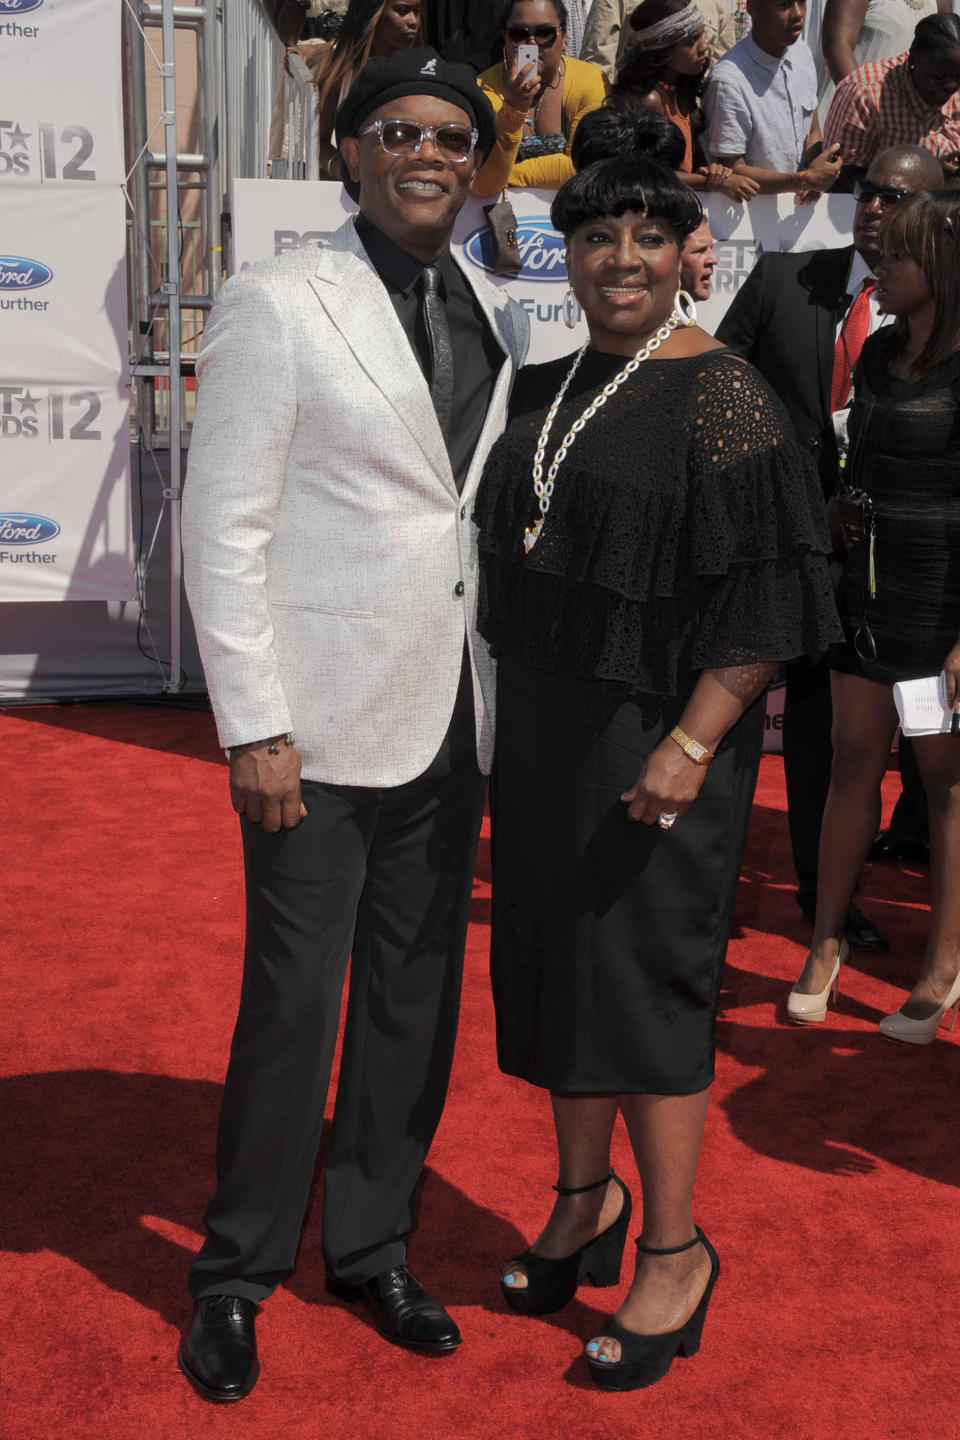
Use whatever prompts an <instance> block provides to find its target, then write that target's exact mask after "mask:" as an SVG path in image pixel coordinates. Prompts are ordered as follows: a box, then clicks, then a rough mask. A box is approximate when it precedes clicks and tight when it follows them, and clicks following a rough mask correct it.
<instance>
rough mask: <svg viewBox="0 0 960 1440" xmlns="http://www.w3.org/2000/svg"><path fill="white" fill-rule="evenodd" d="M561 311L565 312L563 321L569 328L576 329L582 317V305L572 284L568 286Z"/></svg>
mask: <svg viewBox="0 0 960 1440" xmlns="http://www.w3.org/2000/svg"><path fill="white" fill-rule="evenodd" d="M561 313H562V314H563V323H564V325H566V327H567V329H568V330H576V328H577V322H578V321H579V319H580V305H579V303H578V301H577V297H576V295H574V293H573V286H572V285H568V286H567V293H566V294H565V295H564V297H563V301H562V305H561Z"/></svg>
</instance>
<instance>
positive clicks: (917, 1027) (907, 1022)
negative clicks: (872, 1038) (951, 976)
mask: <svg viewBox="0 0 960 1440" xmlns="http://www.w3.org/2000/svg"><path fill="white" fill-rule="evenodd" d="M958 1006H960V974H958V975H957V978H956V980H954V982H953V984H952V985H951V986H950V989H949V990H948V991H947V998H946V1000H944V1002H943V1004H942V1005H941V1006H940V1008H939V1009H938V1010H934V1012H933V1014H932V1015H931V1016H929V1017H928V1018H927V1019H926V1020H911V1019H910V1016H909V1015H904V1013H903V1011H902V1010H895V1011H894V1012H893V1014H892V1015H884V1017H883V1019H882V1020H881V1021H880V1034H881V1035H885V1036H886V1037H887V1039H888V1040H904V1041H905V1042H906V1043H907V1044H908V1045H930V1044H931V1043H932V1042H933V1041H934V1040H935V1039H936V1035H937V1031H938V1030H939V1029H940V1025H941V1023H942V1021H943V1018H944V1016H945V1015H946V1013H947V1011H948V1010H950V1009H952V1010H953V1015H952V1016H951V1017H950V1029H951V1030H952V1029H953V1027H954V1025H955V1023H956V1019H957V1007H958Z"/></svg>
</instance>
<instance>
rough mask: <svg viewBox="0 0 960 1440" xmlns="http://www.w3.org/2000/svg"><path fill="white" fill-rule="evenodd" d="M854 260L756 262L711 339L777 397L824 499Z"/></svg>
mask: <svg viewBox="0 0 960 1440" xmlns="http://www.w3.org/2000/svg"><path fill="white" fill-rule="evenodd" d="M852 258H853V246H852V245H845V246H844V247H843V248H842V249H839V250H807V251H802V252H799V253H797V254H795V255H788V254H779V253H777V252H774V251H769V252H768V253H767V254H765V255H761V257H760V259H759V260H758V261H757V263H756V265H755V266H754V268H753V270H752V271H751V272H750V274H749V275H748V277H747V279H746V281H745V283H744V285H743V286H742V288H741V289H740V290H739V291H738V293H737V294H736V295H735V297H734V299H733V302H732V303H731V305H730V308H729V310H728V311H727V313H726V314H725V315H724V317H723V319H722V320H721V322H720V324H719V326H718V327H717V339H718V340H722V341H723V343H724V344H725V345H729V346H730V348H731V349H732V350H736V351H737V352H738V353H739V354H740V355H743V356H744V358H745V359H747V360H749V361H750V363H751V365H755V366H756V368H757V369H758V370H759V371H760V374H761V375H762V376H763V378H764V379H765V380H766V381H767V383H768V384H769V385H770V387H771V388H772V389H773V390H774V391H775V392H776V394H777V395H778V396H779V397H780V400H781V401H782V402H783V405H784V408H785V409H786V411H787V414H788V415H789V416H790V419H791V421H792V422H793V428H794V430H795V432H796V435H797V439H798V440H799V441H800V443H801V445H803V446H804V448H805V449H807V450H808V451H809V452H810V454H811V455H812V456H813V458H814V461H815V462H816V464H817V468H818V469H819V471H820V482H821V484H822V485H823V493H824V495H826V496H830V495H833V494H834V493H835V491H836V489H837V479H838V471H837V447H836V442H835V440H834V435H833V426H832V424H831V423H830V383H831V379H832V376H833V352H834V346H835V343H836V326H837V321H838V320H839V318H840V316H841V315H842V314H843V313H844V311H845V310H846V309H847V306H848V305H849V304H850V296H849V295H846V294H845V292H844V287H845V284H846V279H847V275H848V273H849V270H850V261H851V259H852Z"/></svg>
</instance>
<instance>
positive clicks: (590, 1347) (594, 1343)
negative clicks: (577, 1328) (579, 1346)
mask: <svg viewBox="0 0 960 1440" xmlns="http://www.w3.org/2000/svg"><path fill="white" fill-rule="evenodd" d="M587 1349H588V1350H589V1351H590V1352H591V1353H592V1352H593V1351H594V1350H599V1349H600V1344H599V1342H598V1341H597V1340H591V1341H590V1344H589V1345H588V1346H587Z"/></svg>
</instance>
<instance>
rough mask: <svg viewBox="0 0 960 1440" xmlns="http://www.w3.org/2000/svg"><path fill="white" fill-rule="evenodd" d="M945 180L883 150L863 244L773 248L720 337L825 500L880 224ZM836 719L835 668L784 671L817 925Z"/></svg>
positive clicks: (795, 795) (863, 945)
mask: <svg viewBox="0 0 960 1440" xmlns="http://www.w3.org/2000/svg"><path fill="white" fill-rule="evenodd" d="M942 183H943V171H942V169H941V167H940V163H939V161H938V160H937V159H936V158H935V157H934V156H933V155H931V154H930V153H929V151H927V150H924V149H922V148H921V147H920V146H917V145H903V146H897V147H894V148H891V149H888V150H885V151H883V153H882V154H880V155H878V156H877V157H876V159H875V160H874V161H873V163H872V164H871V166H870V168H869V169H868V171H867V173H866V176H865V177H864V179H863V180H862V181H861V182H860V184H859V186H858V191H857V195H858V198H857V204H856V208H855V213H854V218H853V237H852V238H853V244H852V245H845V246H842V247H840V248H838V249H830V250H814V251H808V252H802V251H801V252H797V253H796V254H777V253H775V252H773V251H768V252H767V253H766V254H764V255H762V256H761V257H760V259H759V260H758V262H757V264H756V266H755V268H754V269H753V271H752V272H751V273H750V275H749V276H748V277H747V280H746V282H745V283H744V285H743V288H742V289H741V290H740V292H739V293H738V294H737V295H736V296H735V298H734V300H733V302H732V304H731V306H730V308H729V310H728V311H727V313H726V315H725V316H724V317H723V320H722V321H721V322H720V325H719V327H718V329H717V338H718V339H719V340H722V341H723V342H724V344H726V345H730V346H731V347H732V348H733V349H734V350H737V351H738V352H739V353H740V354H741V355H743V356H745V358H746V359H748V360H749V361H750V362H751V363H752V364H753V365H755V366H756V367H757V369H758V370H759V371H760V373H761V375H763V376H764V378H765V379H766V380H767V381H768V382H769V384H770V385H771V387H772V388H773V389H774V390H775V391H776V393H777V394H778V395H779V396H780V399H781V400H782V402H783V405H784V408H785V409H786V411H787V413H788V414H789V416H790V419H791V421H792V422H793V426H794V429H795V431H796V433H797V438H798V439H799V441H800V442H801V444H802V445H804V446H805V448H806V449H808V450H809V452H810V454H811V455H812V456H813V458H814V459H815V461H816V462H817V465H818V468H819V471H820V480H821V483H822V485H823V493H824V498H825V500H827V499H829V497H830V496H832V495H834V494H836V491H837V486H838V483H839V460H838V452H837V443H836V438H835V432H834V427H833V421H832V415H833V412H834V411H835V410H841V409H843V408H845V407H846V406H847V405H848V404H849V394H850V381H851V376H852V372H853V367H854V365H855V363H856V360H857V357H858V355H859V351H860V347H861V346H862V344H863V341H864V340H865V339H866V336H867V335H868V334H870V333H872V331H873V330H875V329H877V328H879V326H880V325H882V324H885V323H886V319H887V317H885V316H884V315H883V314H882V313H881V312H880V308H879V306H878V304H877V302H876V299H875V297H874V295H873V271H874V266H875V265H876V263H877V261H878V260H879V259H880V247H879V233H880V224H881V221H882V219H883V216H884V214H886V213H887V211H888V210H889V209H890V207H891V206H894V205H896V204H898V203H899V201H900V200H901V199H902V198H903V197H904V196H905V195H910V194H912V193H913V192H914V191H916V190H924V189H927V188H928V187H930V186H936V185H940V184H942ZM831 719H832V709H831V704H830V675H829V670H828V669H827V665H826V662H825V661H821V662H820V663H819V664H817V665H813V664H811V663H810V662H809V661H807V660H796V661H792V662H791V663H790V664H789V665H787V667H786V700H785V707H784V717H783V764H784V775H785V779H786V785H787V811H788V819H789V824H790V840H791V845H792V848H793V861H794V867H795V869H796V873H797V903H798V905H799V906H800V908H801V910H802V911H803V914H804V916H805V917H806V918H807V919H808V920H809V921H810V922H811V923H812V921H813V914H814V907H815V902H816V892H817V851H818V848H819V843H820V826H821V823H822V820H823V807H824V805H825V803H826V798H827V791H828V789H829V785H830V766H831V762H832V758H833V750H832V746H831V743H830V728H831ZM844 934H845V936H846V939H847V942H848V944H850V945H851V946H854V947H855V948H857V949H860V950H885V949H887V948H888V942H887V940H886V939H885V938H884V936H883V935H881V933H880V932H879V930H877V928H876V926H874V925H873V924H872V923H871V921H870V920H868V919H867V917H866V916H865V915H864V914H863V913H862V912H861V911H860V910H859V909H857V907H856V906H853V905H852V906H851V907H850V911H849V913H848V915H847V923H846V928H845V931H844Z"/></svg>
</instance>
